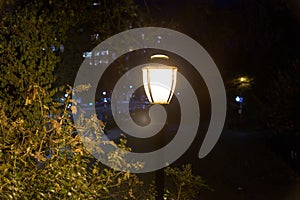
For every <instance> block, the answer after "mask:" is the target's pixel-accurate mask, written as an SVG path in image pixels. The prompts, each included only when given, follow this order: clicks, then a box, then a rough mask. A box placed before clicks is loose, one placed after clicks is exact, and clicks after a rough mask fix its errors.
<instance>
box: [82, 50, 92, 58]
mask: <svg viewBox="0 0 300 200" xmlns="http://www.w3.org/2000/svg"><path fill="white" fill-rule="evenodd" d="M82 57H84V58H91V57H92V52H88V51H86V52H83V55H82Z"/></svg>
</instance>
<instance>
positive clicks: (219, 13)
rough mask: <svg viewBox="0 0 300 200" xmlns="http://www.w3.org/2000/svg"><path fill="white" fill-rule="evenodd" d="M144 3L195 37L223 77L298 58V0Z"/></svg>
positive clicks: (158, 18)
mask: <svg viewBox="0 0 300 200" xmlns="http://www.w3.org/2000/svg"><path fill="white" fill-rule="evenodd" d="M140 2H141V4H143V2H144V1H140ZM145 2H146V4H147V6H148V7H149V8H150V10H151V12H152V13H153V15H154V16H156V21H158V22H159V21H162V20H165V21H171V23H172V24H176V25H178V27H177V28H176V29H177V30H178V31H180V32H183V33H185V34H187V35H189V36H190V37H192V38H193V39H195V40H197V41H198V42H199V43H200V44H201V45H202V46H203V47H204V48H205V49H206V50H207V51H208V52H209V53H210V55H211V56H212V58H213V59H214V61H215V62H216V64H217V65H218V67H219V69H220V71H221V73H222V75H223V76H225V77H226V76H228V78H231V77H232V76H235V75H237V74H243V73H249V74H252V75H259V74H260V72H261V70H262V69H265V70H266V71H268V70H270V68H274V67H275V68H285V67H287V65H288V63H289V62H290V61H291V60H296V59H299V53H300V51H299V46H300V40H299V35H300V29H299V25H300V17H299V16H300V15H299V13H300V3H299V1H297V0H290V1H276V0H275V1H257V0H251V1H249V0H215V1H211V0H203V1H196V0H190V1H182V0H175V1H174V0H172V1H171V0H155V1H151V2H150V1H145ZM281 2H282V3H281Z"/></svg>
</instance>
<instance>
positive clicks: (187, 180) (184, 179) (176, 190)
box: [165, 164, 211, 200]
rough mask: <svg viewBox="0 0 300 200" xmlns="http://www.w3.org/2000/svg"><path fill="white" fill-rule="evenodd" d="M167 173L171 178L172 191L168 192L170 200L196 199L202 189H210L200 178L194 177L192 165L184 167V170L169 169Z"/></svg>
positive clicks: (166, 170)
mask: <svg viewBox="0 0 300 200" xmlns="http://www.w3.org/2000/svg"><path fill="white" fill-rule="evenodd" d="M165 173H166V175H167V176H169V178H170V181H169V185H173V187H171V186H170V187H169V188H170V190H167V191H166V192H167V197H168V199H177V200H179V199H196V197H198V193H199V191H200V190H201V189H203V188H206V189H210V190H211V188H209V187H208V185H206V184H205V182H204V181H203V180H202V178H201V177H200V176H197V175H193V173H192V166H191V165H190V164H187V165H183V166H182V169H179V168H171V167H168V168H166V169H165Z"/></svg>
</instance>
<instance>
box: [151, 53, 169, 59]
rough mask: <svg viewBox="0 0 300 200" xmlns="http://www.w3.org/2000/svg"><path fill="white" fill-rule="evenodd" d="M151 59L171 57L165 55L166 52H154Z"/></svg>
mask: <svg viewBox="0 0 300 200" xmlns="http://www.w3.org/2000/svg"><path fill="white" fill-rule="evenodd" d="M150 58H151V59H154V58H163V59H167V60H168V59H169V56H167V55H165V54H154V55H152V56H151V57H150Z"/></svg>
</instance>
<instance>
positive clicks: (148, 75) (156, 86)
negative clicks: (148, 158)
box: [142, 54, 177, 200]
mask: <svg viewBox="0 0 300 200" xmlns="http://www.w3.org/2000/svg"><path fill="white" fill-rule="evenodd" d="M157 58H160V59H169V57H168V56H166V55H163V54H156V55H153V56H151V59H157ZM142 71H143V84H144V89H145V92H146V95H147V98H148V100H149V101H150V103H151V104H163V105H166V104H169V103H170V101H171V98H172V96H173V93H174V90H175V86H176V79H177V67H174V66H166V65H159V64H154V65H150V66H147V67H143V68H142ZM166 130H167V128H166V126H164V128H163V130H162V131H161V136H160V137H158V140H157V141H156V144H157V148H158V147H159V146H160V144H163V145H164V144H165V132H167V131H166ZM157 162H164V155H161V156H160V157H159V158H157ZM164 176H165V174H164V168H162V169H158V170H157V171H156V172H155V190H156V194H155V199H156V200H164V188H165V182H164Z"/></svg>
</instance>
